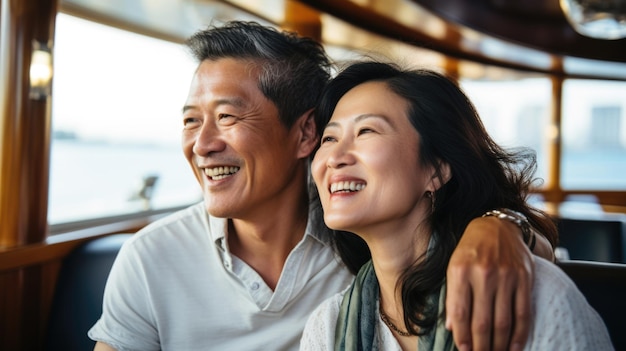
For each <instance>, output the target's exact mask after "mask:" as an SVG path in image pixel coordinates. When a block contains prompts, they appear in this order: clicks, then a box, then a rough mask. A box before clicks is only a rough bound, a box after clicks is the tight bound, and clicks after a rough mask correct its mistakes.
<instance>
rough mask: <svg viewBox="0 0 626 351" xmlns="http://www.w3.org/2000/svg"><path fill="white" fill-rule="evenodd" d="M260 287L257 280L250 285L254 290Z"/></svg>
mask: <svg viewBox="0 0 626 351" xmlns="http://www.w3.org/2000/svg"><path fill="white" fill-rule="evenodd" d="M258 288H259V283H257V282H254V283H252V285H250V289H252V290H257V289H258Z"/></svg>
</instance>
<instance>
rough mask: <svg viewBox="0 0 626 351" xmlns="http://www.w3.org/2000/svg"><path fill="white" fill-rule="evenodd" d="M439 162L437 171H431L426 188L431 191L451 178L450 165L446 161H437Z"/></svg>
mask: <svg viewBox="0 0 626 351" xmlns="http://www.w3.org/2000/svg"><path fill="white" fill-rule="evenodd" d="M438 162H439V173H437V172H433V175H432V178H431V182H430V186H429V187H428V189H427V190H429V191H432V192H433V193H434V192H435V191H437V190H439V188H441V187H442V186H443V185H444V184H446V183H447V182H448V181H449V180H450V178H452V171H451V170H450V165H449V164H448V163H447V162H443V161H438Z"/></svg>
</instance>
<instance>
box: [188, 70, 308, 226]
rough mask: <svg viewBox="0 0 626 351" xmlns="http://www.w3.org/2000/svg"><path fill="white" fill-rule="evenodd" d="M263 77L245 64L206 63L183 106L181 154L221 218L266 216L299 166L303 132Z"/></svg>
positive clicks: (208, 203) (209, 206)
mask: <svg viewBox="0 0 626 351" xmlns="http://www.w3.org/2000/svg"><path fill="white" fill-rule="evenodd" d="M258 74H259V69H258V66H256V65H255V64H253V63H252V62H251V61H248V60H241V59H233V58H222V59H219V60H216V61H210V60H205V61H203V62H202V63H201V64H200V65H199V66H198V69H197V71H196V73H195V75H194V78H193V81H192V83H191V88H190V91H189V95H188V97H187V101H186V103H185V107H184V108H183V124H184V128H183V136H182V143H183V151H184V154H185V157H186V158H187V161H188V162H189V164H190V165H191V167H192V169H193V171H194V174H195V176H196V178H197V179H198V181H199V183H200V185H201V187H202V190H203V194H204V200H205V204H206V207H207V210H208V212H209V213H210V214H211V215H213V216H216V217H225V218H250V216H259V215H263V210H264V209H265V211H267V209H271V208H272V206H271V204H272V201H281V199H283V198H284V195H285V194H286V193H287V192H293V189H292V188H290V185H292V184H293V183H294V179H295V178H296V177H297V173H296V172H297V171H298V169H299V168H302V167H301V166H300V167H298V166H299V165H301V164H302V163H301V158H302V157H301V155H300V154H299V153H298V143H299V139H300V136H299V134H298V132H297V130H298V128H296V127H294V128H291V130H287V128H286V127H285V126H284V125H283V124H281V122H280V120H279V117H278V109H277V108H276V106H275V105H274V103H272V102H271V101H270V100H268V99H267V98H266V97H265V96H264V95H263V93H262V92H261V91H260V90H259V88H258V85H257V82H258V79H257V78H258ZM300 172H301V170H300ZM259 211H260V212H259Z"/></svg>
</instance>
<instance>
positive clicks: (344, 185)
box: [330, 181, 365, 193]
mask: <svg viewBox="0 0 626 351" xmlns="http://www.w3.org/2000/svg"><path fill="white" fill-rule="evenodd" d="M363 188H365V184H364V183H359V182H354V181H351V182H348V181H346V182H339V183H333V184H331V185H330V192H331V193H336V192H339V191H345V192H350V191H360V190H363Z"/></svg>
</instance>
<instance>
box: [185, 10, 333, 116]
mask: <svg viewBox="0 0 626 351" xmlns="http://www.w3.org/2000/svg"><path fill="white" fill-rule="evenodd" d="M186 45H187V47H188V49H189V50H190V51H191V53H192V54H193V56H194V57H195V58H196V60H197V61H198V63H201V62H202V61H204V60H218V59H221V58H235V59H244V60H250V61H251V62H254V63H256V64H257V65H258V67H259V68H261V72H262V73H261V74H260V77H259V83H258V84H259V89H260V90H261V91H262V92H263V94H264V95H265V96H266V97H267V98H268V99H269V100H271V101H272V102H273V103H274V104H275V105H276V107H277V108H278V111H279V116H280V120H281V121H282V123H283V124H284V125H285V126H286V127H287V128H291V126H292V125H293V123H294V122H295V121H296V120H297V119H298V117H300V116H302V114H304V113H305V112H306V111H308V110H310V109H313V108H314V107H315V106H316V105H317V103H318V101H319V97H320V94H321V92H322V89H323V88H324V86H325V85H326V83H327V82H328V80H329V79H330V72H331V69H332V68H333V65H332V64H331V61H330V59H329V58H328V56H327V55H326V52H325V51H324V48H323V47H322V45H320V44H319V43H318V42H316V41H314V40H313V39H310V38H306V37H299V36H297V35H296V34H295V33H291V32H281V31H278V30H277V29H275V28H273V27H268V26H263V25H260V24H258V23H256V22H244V21H231V22H227V23H226V24H224V25H223V26H211V27H209V28H207V29H205V30H201V31H199V32H197V33H195V34H194V35H192V36H191V37H190V38H189V39H188V40H187V42H186Z"/></svg>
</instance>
